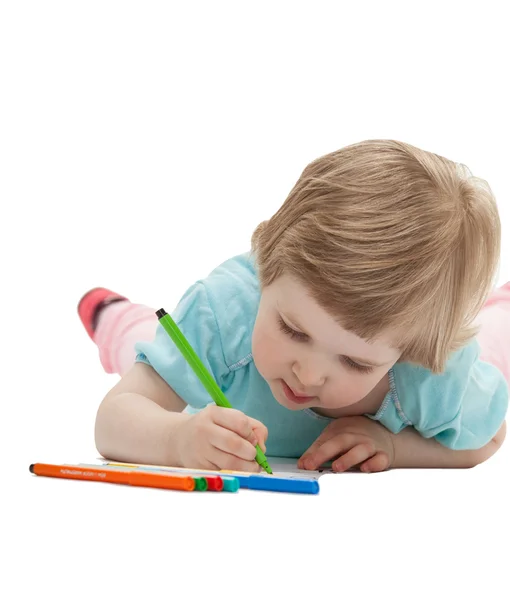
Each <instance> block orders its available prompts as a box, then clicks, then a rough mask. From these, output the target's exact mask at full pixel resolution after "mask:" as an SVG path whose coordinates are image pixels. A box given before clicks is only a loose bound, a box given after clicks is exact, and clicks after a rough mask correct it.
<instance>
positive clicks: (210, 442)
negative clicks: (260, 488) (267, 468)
mask: <svg viewBox="0 0 510 600" xmlns="http://www.w3.org/2000/svg"><path fill="white" fill-rule="evenodd" d="M266 439H267V428H266V426H265V425H263V424H262V423H261V422H260V421H257V420H256V419H252V418H251V417H248V416H246V415H245V414H244V413H242V412H241V411H239V410H235V409H233V408H221V407H219V406H216V405H215V404H210V405H208V406H207V407H206V408H204V409H203V410H202V411H200V412H199V413H197V414H196V415H193V416H192V417H190V418H189V419H188V420H187V421H186V422H185V423H184V424H183V425H182V428H181V429H180V431H179V434H178V437H177V452H178V454H179V456H180V460H181V464H182V466H183V467H189V468H194V469H213V470H218V469H227V470H231V471H251V472H259V471H260V466H259V465H258V463H257V462H256V461H255V455H256V450H255V445H256V444H259V445H260V447H261V449H262V451H263V452H265V451H266V445H265V441H266Z"/></svg>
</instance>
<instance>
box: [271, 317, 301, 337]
mask: <svg viewBox="0 0 510 600" xmlns="http://www.w3.org/2000/svg"><path fill="white" fill-rule="evenodd" d="M278 325H279V326H280V329H281V330H282V331H283V333H286V334H287V335H288V336H290V337H291V338H292V339H293V340H297V341H299V342H306V341H308V336H307V335H306V333H301V331H296V330H295V329H292V327H289V326H288V325H287V323H285V321H284V320H283V319H282V318H281V317H278Z"/></svg>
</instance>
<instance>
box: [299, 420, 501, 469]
mask: <svg viewBox="0 0 510 600" xmlns="http://www.w3.org/2000/svg"><path fill="white" fill-rule="evenodd" d="M505 434H506V425H505V423H504V422H503V425H502V426H501V428H500V430H499V431H498V433H497V434H496V435H495V436H494V438H493V439H492V440H490V441H489V443H487V444H486V445H485V446H483V447H482V448H479V449H476V450H452V449H451V448H447V447H446V446H443V445H442V444H440V443H439V442H437V441H436V440H435V439H433V438H428V439H427V438H424V437H422V436H421V435H420V434H419V433H418V432H417V431H416V430H415V429H413V428H411V427H408V428H406V429H403V430H402V431H401V432H400V433H391V432H390V431H388V430H387V429H386V427H384V426H383V425H381V424H380V423H377V422H376V421H373V420H372V419H369V418H368V417H360V416H356V417H341V418H339V419H337V420H336V421H333V422H332V423H330V424H329V425H328V426H327V427H326V428H325V429H324V431H323V432H322V434H321V435H320V436H319V437H318V438H317V440H316V441H315V442H314V443H313V444H312V445H311V446H310V448H309V449H308V450H307V451H306V452H305V453H304V454H303V456H302V457H301V458H300V459H299V461H298V466H299V467H300V468H302V469H311V470H314V469H317V468H318V467H320V466H321V465H322V464H323V463H325V462H327V461H329V460H333V461H334V462H333V470H334V471H338V472H341V471H347V470H348V469H351V468H353V467H360V468H361V470H362V471H364V472H377V471H385V470H386V469H390V468H408V469H410V468H426V469H433V468H443V469H447V468H453V469H454V468H457V469H461V468H470V467H474V466H476V465H478V464H480V463H482V462H484V461H485V460H487V459H488V458H490V457H491V456H492V455H493V454H494V453H495V452H496V451H497V450H498V449H499V448H500V446H501V445H502V444H503V441H504V439H505Z"/></svg>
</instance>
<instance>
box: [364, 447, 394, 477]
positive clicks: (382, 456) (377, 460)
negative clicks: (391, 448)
mask: <svg viewBox="0 0 510 600" xmlns="http://www.w3.org/2000/svg"><path fill="white" fill-rule="evenodd" d="M389 466H390V459H389V457H388V455H387V454H386V453H384V452H378V453H377V454H376V455H375V456H372V458H369V459H368V460H366V461H365V462H364V463H363V464H362V465H361V467H360V470H361V471H363V473H379V472H381V471H386V469H387V468H388V467H389Z"/></svg>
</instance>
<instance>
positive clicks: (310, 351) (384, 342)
mask: <svg viewBox="0 0 510 600" xmlns="http://www.w3.org/2000/svg"><path fill="white" fill-rule="evenodd" d="M252 350H253V359H254V361H255V365H256V367H257V369H258V371H259V372H260V374H261V375H262V377H264V379H265V380H266V381H267V382H268V384H269V385H270V387H271V391H272V392H273V395H274V397H275V398H276V400H277V401H278V402H279V403H280V404H282V405H283V406H285V407H286V408H289V409H290V410H303V409H304V408H318V409H326V410H328V409H329V410H331V409H339V408H343V407H346V406H350V405H351V404H355V403H356V402H359V401H360V400H362V399H363V398H364V397H365V396H366V395H367V394H368V393H369V392H370V391H371V390H372V389H373V388H374V387H375V386H376V385H377V383H378V382H379V381H380V380H381V379H382V378H383V377H384V375H385V374H386V373H387V372H388V371H389V369H390V368H391V367H392V366H393V365H394V364H395V363H396V362H397V360H398V358H399V357H400V352H399V351H398V350H397V349H395V348H392V347H391V345H390V342H389V337H381V338H380V339H378V340H377V341H375V342H373V343H369V342H367V341H365V340H363V339H362V338H360V337H358V336H357V335H354V334H353V333H351V332H349V331H347V330H345V329H343V328H342V327H341V326H340V325H339V324H338V323H337V322H336V321H335V320H334V319H333V318H332V317H330V316H329V315H328V314H327V313H326V312H325V311H324V310H323V309H322V308H321V307H320V306H319V305H318V304H317V303H316V302H315V300H313V299H312V298H311V297H310V296H309V295H308V294H307V293H306V289H305V288H304V287H303V286H302V285H301V284H300V283H299V282H297V281H296V280H295V279H293V278H291V277H289V276H287V275H283V276H282V277H280V278H278V279H277V280H276V281H274V282H273V283H272V284H271V285H270V286H268V287H266V288H265V289H264V290H263V291H262V296H261V301H260V306H259V311H258V314H257V320H256V322H255V327H254V330H253V340H252ZM297 396H302V397H301V398H299V397H297Z"/></svg>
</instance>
